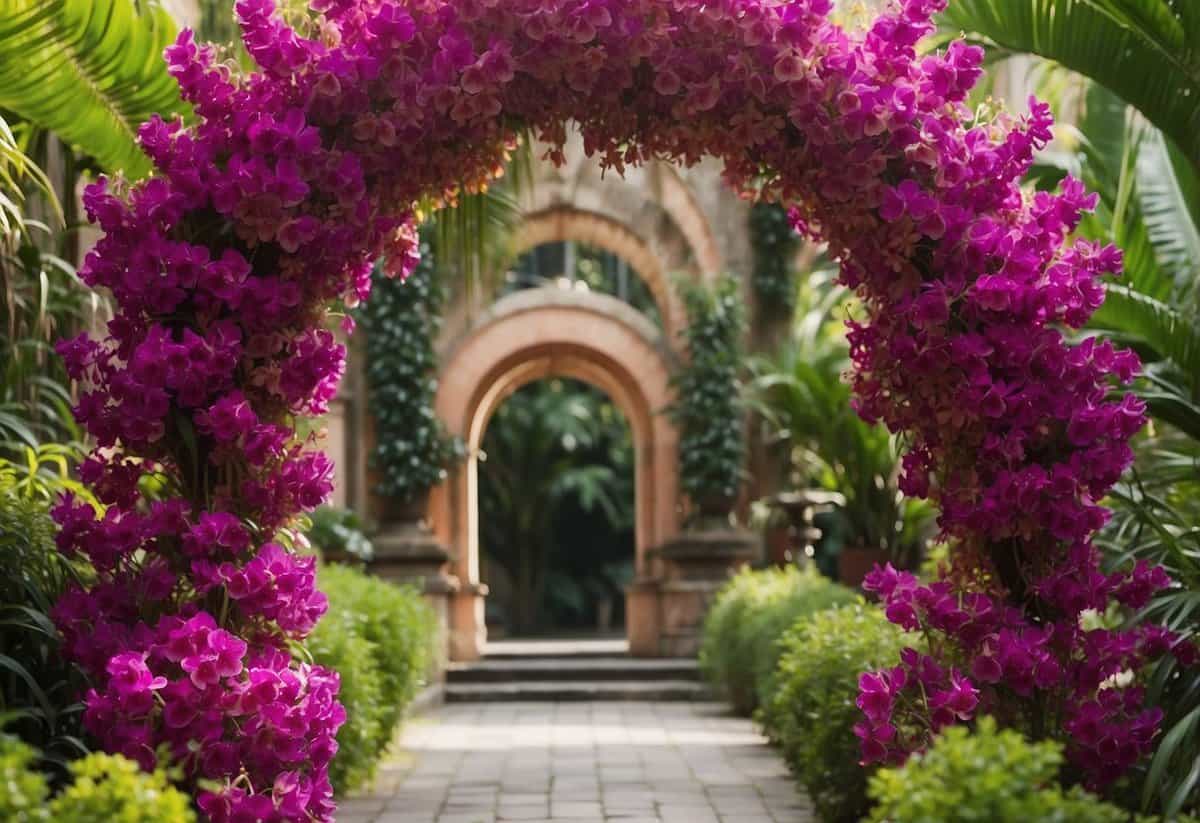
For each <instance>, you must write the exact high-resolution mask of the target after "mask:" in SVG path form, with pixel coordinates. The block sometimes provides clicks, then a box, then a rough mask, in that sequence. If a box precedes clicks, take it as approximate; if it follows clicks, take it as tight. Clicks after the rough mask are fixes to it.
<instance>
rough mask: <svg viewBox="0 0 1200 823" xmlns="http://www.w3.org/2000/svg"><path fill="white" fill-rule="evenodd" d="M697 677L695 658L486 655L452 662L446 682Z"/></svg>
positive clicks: (640, 679) (632, 680)
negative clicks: (517, 656)
mask: <svg viewBox="0 0 1200 823" xmlns="http://www.w3.org/2000/svg"><path fill="white" fill-rule="evenodd" d="M699 679H700V669H699V667H698V666H697V665H696V661H695V660H687V659H670V660H638V659H634V658H631V657H621V658H578V657H569V658H532V659H531V658H528V657H525V658H520V659H501V660H497V659H495V658H492V657H490V656H489V657H487V658H485V659H483V660H479V661H476V662H472V663H452V664H450V666H449V667H448V668H447V670H446V682H447V683H518V682H522V683H523V682H529V681H539V680H541V681H546V680H550V681H565V680H569V681H597V682H601V681H603V682H609V681H626V682H635V681H644V680H689V681H695V680H699Z"/></svg>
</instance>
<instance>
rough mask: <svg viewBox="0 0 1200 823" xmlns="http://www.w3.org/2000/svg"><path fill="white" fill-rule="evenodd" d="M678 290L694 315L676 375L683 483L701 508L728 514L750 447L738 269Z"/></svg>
mask: <svg viewBox="0 0 1200 823" xmlns="http://www.w3.org/2000/svg"><path fill="white" fill-rule="evenodd" d="M679 291H680V295H681V297H682V298H683V304H684V308H685V309H686V310H687V317H688V325H687V328H686V329H684V331H683V337H684V340H685V343H686V347H687V355H688V359H687V363H686V364H685V365H683V366H681V367H680V368H679V369H678V370H677V371H676V373H675V375H674V377H673V378H672V383H673V384H674V386H675V391H676V400H675V403H674V404H673V405H672V407H671V409H670V414H671V418H672V419H673V420H674V421H675V423H676V424H677V425H678V426H679V478H680V483H681V484H682V486H683V490H684V491H685V492H686V493H687V495H688V497H690V498H691V500H692V503H693V504H695V505H696V506H698V507H699V508H700V510H701V512H702V513H705V514H726V513H728V512H729V511H730V510H731V509H732V507H733V502H734V500H735V499H736V497H737V493H738V486H739V485H740V483H741V480H742V462H743V460H744V458H745V451H746V443H745V431H744V426H743V423H742V418H743V403H742V398H741V387H740V381H739V377H738V372H739V369H740V364H741V337H742V331H743V328H744V326H745V307H744V306H743V305H742V300H741V297H740V294H739V284H738V281H737V280H736V279H735V278H733V277H724V278H722V279H721V280H720V281H718V282H717V283H716V284H715V285H714V286H713V287H711V288H709V287H705V286H703V285H701V284H699V283H694V282H691V281H680V284H679Z"/></svg>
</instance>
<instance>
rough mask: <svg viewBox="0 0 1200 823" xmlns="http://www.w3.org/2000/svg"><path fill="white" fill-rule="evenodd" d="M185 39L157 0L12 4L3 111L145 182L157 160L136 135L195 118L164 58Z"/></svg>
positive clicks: (3, 28) (1, 11)
mask: <svg viewBox="0 0 1200 823" xmlns="http://www.w3.org/2000/svg"><path fill="white" fill-rule="evenodd" d="M177 33H178V30H177V28H176V25H175V22H174V20H173V19H172V18H171V16H170V15H169V14H168V13H167V12H166V11H165V10H164V9H163V8H162V6H161V5H159V3H158V2H157V0H148V2H138V3H135V2H133V0H5V2H4V3H3V4H0V108H4V109H7V110H9V111H12V112H15V113H16V114H18V115H19V116H20V117H21V118H23V119H25V120H28V121H30V122H32V123H34V124H36V125H37V126H39V127H41V128H45V129H50V130H53V131H54V132H55V133H56V134H58V135H59V136H60V137H61V138H62V139H63V140H65V141H66V142H67V143H69V144H72V145H74V146H76V147H78V148H79V149H81V150H82V151H84V152H86V153H87V154H90V155H92V156H93V157H95V158H96V160H97V161H98V162H99V163H100V165H101V166H102V167H103V168H105V169H107V170H109V171H114V172H115V171H123V172H124V173H125V174H126V175H127V176H128V177H130V178H131V179H137V178H140V177H142V176H144V175H145V174H146V173H147V172H149V171H150V161H149V159H148V158H147V157H146V155H145V154H144V153H143V152H142V150H141V148H140V147H139V146H138V144H137V132H138V129H139V128H140V127H141V125H142V124H143V123H145V122H146V121H147V120H149V119H150V117H151V116H152V115H155V114H158V115H161V116H162V117H164V118H169V117H171V116H172V115H176V114H186V113H187V112H188V109H187V107H186V106H185V105H184V104H183V102H182V100H181V99H180V96H179V88H178V86H177V85H176V84H175V81H174V79H173V78H172V77H171V76H170V75H169V74H167V72H166V71H165V68H164V65H163V61H162V53H163V50H164V49H165V48H166V47H167V46H169V45H170V44H171V43H172V42H174V40H175V36H176V34H177Z"/></svg>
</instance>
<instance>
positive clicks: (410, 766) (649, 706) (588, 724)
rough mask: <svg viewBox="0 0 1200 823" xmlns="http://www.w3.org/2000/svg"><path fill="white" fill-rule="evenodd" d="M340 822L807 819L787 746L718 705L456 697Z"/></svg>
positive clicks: (410, 734) (412, 731)
mask: <svg viewBox="0 0 1200 823" xmlns="http://www.w3.org/2000/svg"><path fill="white" fill-rule="evenodd" d="M338 820H339V821H340V823H498V822H499V821H526V823H538V822H539V821H540V823H560V821H561V823H605V822H606V821H616V822H617V823H810V822H811V821H812V820H814V817H813V816H812V813H811V807H810V805H809V803H808V800H807V799H806V798H805V797H804V796H803V795H802V793H800V792H798V791H797V790H796V788H795V785H794V783H793V782H792V779H791V777H790V776H789V775H788V772H787V769H786V767H785V766H784V764H783V762H782V760H781V759H780V757H779V755H778V753H776V752H775V751H774V750H773V749H771V748H770V747H769V746H768V745H767V742H766V740H764V739H763V737H762V736H761V735H760V734H758V732H757V731H756V730H755V728H754V726H753V724H752V723H751V722H750V721H749V720H746V719H743V718H738V717H732V716H730V715H729V714H728V712H727V710H726V709H725V707H724V706H723V705H722V704H718V703H707V702H641V701H630V702H587V703H582V702H581V703H574V702H561V703H534V702H520V703H474V704H451V705H446V706H442V707H440V708H437V709H434V710H432V711H431V712H429V713H427V714H425V715H422V716H419V717H417V718H414V719H413V720H411V721H409V723H408V725H407V726H406V727H405V729H404V731H403V734H402V736H401V738H400V740H399V743H398V745H397V746H396V747H395V749H394V751H393V753H392V755H391V757H390V758H389V759H388V761H387V762H385V763H384V765H383V766H382V768H381V770H380V772H379V776H378V778H377V779H376V781H375V785H374V787H373V788H372V789H370V790H369V791H367V792H364V793H361V794H359V795H357V796H355V797H352V798H350V799H348V800H346V801H344V802H343V803H342V804H341V809H340V812H339V814H338Z"/></svg>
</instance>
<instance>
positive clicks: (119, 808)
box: [0, 736, 196, 823]
mask: <svg viewBox="0 0 1200 823" xmlns="http://www.w3.org/2000/svg"><path fill="white" fill-rule="evenodd" d="M35 759H36V754H35V752H34V750H33V749H31V748H30V747H29V746H27V745H25V744H24V743H21V742H20V741H18V740H17V739H16V738H13V737H9V736H0V820H3V821H5V823H41V821H45V822H46V823H50V822H51V821H53V823H195V820H196V815H195V813H194V812H193V811H192V806H191V800H190V799H189V798H188V797H187V796H186V795H185V794H183V793H182V792H180V791H179V790H177V789H175V788H174V787H172V786H171V785H170V783H169V782H168V780H167V776H166V775H165V774H164V773H163V772H161V771H156V772H153V773H147V772H143V771H142V770H141V769H140V768H139V767H138V765H137V764H136V763H134V762H133V761H132V760H128V759H126V758H124V757H121V756H119V755H110V754H90V755H88V756H87V757H84V758H82V759H80V760H76V761H74V762H72V763H71V766H70V769H69V772H70V778H71V782H70V783H69V784H68V785H67V786H66V787H65V788H64V789H63V790H62V791H61V792H60V793H59V794H58V795H57V796H55V797H54V798H52V799H50V798H49V795H50V789H49V787H48V786H47V784H46V778H45V777H44V776H43V775H42V774H40V773H38V772H37V771H35V770H34V769H33V766H34V761H35Z"/></svg>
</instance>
